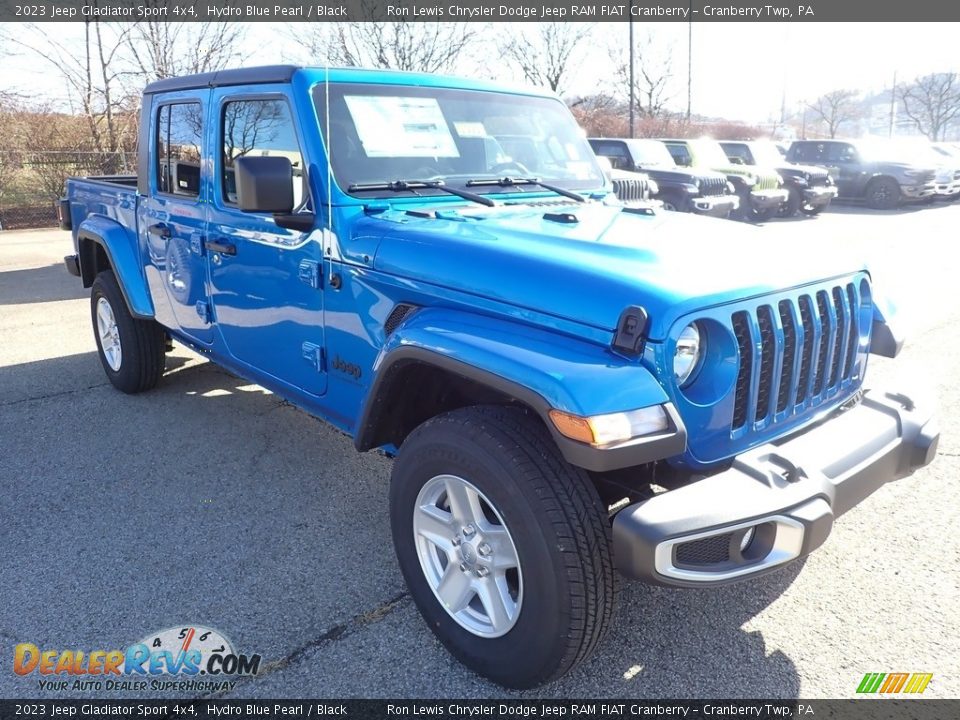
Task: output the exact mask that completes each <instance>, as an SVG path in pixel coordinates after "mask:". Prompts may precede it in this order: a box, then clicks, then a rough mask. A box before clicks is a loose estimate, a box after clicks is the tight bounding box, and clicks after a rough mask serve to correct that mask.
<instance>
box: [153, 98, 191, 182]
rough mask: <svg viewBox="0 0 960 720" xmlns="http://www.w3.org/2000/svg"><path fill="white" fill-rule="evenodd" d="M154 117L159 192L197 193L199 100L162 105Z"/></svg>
mask: <svg viewBox="0 0 960 720" xmlns="http://www.w3.org/2000/svg"><path fill="white" fill-rule="evenodd" d="M159 112H160V114H159V116H158V118H157V120H158V122H157V138H156V143H157V151H156V153H155V157H156V163H157V164H156V174H157V188H158V190H159V191H160V192H162V193H171V194H173V195H186V196H187V197H197V196H198V195H200V158H201V156H202V155H201V154H202V149H201V147H200V144H201V137H202V136H203V112H202V110H201V109H200V104H199V103H176V104H174V105H163V106H162V107H161V108H160V111H159Z"/></svg>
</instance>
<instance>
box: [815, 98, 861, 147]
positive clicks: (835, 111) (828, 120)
mask: <svg viewBox="0 0 960 720" xmlns="http://www.w3.org/2000/svg"><path fill="white" fill-rule="evenodd" d="M859 97H860V93H858V92H857V91H856V90H833V91H831V92H828V93H826V94H825V95H821V96H820V97H819V98H817V99H816V100H815V101H814V102H812V103H808V104H807V107H808V108H810V110H811V111H812V112H813V114H814V115H815V116H816V118H817V119H818V120H820V121H821V122H822V123H823V124H824V125H826V126H827V132H829V133H830V137H831V138H835V137H836V136H837V133H838V132H840V128H841V127H842V126H843V125H844V124H846V123H850V122H853V121H854V120H857V119H859V118H860V117H861V115H862V114H863V112H862V109H861V107H860V103H859V101H858V100H859Z"/></svg>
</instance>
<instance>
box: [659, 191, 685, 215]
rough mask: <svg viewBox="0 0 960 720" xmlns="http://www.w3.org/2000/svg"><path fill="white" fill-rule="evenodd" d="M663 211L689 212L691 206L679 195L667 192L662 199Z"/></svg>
mask: <svg viewBox="0 0 960 720" xmlns="http://www.w3.org/2000/svg"><path fill="white" fill-rule="evenodd" d="M660 201H661V202H662V203H663V209H664V210H669V211H671V212H689V210H690V208H689V204H688V203H687V202H686V200H684V199H683V198H682V197H680V196H679V195H678V194H677V193H673V192H666V193H664V194H663V195H662V196H661V197H660Z"/></svg>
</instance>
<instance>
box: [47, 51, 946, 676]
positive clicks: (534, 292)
mask: <svg viewBox="0 0 960 720" xmlns="http://www.w3.org/2000/svg"><path fill="white" fill-rule="evenodd" d="M60 210H61V218H62V222H63V224H64V226H65V227H66V228H70V229H72V232H73V238H74V244H75V253H76V254H73V255H70V256H69V257H67V258H66V265H67V268H68V270H69V271H70V272H71V273H73V274H74V275H76V276H78V277H80V278H81V279H82V281H83V285H84V286H85V287H90V288H91V315H92V321H93V330H94V333H95V336H96V343H97V347H98V349H99V355H100V359H101V362H102V364H103V368H104V371H105V372H106V374H107V377H108V378H109V379H110V381H111V382H112V383H113V384H114V385H115V386H116V387H117V388H118V389H119V390H122V391H124V392H128V393H134V392H140V391H144V390H148V389H150V388H152V387H154V386H155V385H156V384H157V382H158V381H159V380H160V379H161V376H162V374H163V371H164V353H165V351H166V350H167V349H168V348H169V346H170V343H171V341H174V340H175V341H178V342H180V343H183V344H185V345H187V346H189V347H190V348H193V349H194V350H196V351H197V352H199V353H200V354H202V355H203V356H205V357H208V358H210V359H211V360H212V361H214V362H217V363H220V364H221V365H223V366H224V367H226V368H228V369H229V370H231V371H232V372H234V373H236V374H237V375H240V376H243V377H245V378H248V379H250V380H252V381H255V382H257V383H259V384H261V385H262V386H264V387H265V388H268V389H269V390H271V391H273V392H275V393H277V394H279V395H282V396H283V397H285V398H288V399H289V400H290V401H292V402H294V403H296V404H297V405H299V406H300V407H302V408H303V409H304V410H305V411H307V412H308V413H310V414H312V415H316V416H318V417H321V418H324V419H326V420H328V421H329V422H330V423H332V424H333V425H335V426H336V427H338V428H340V429H341V430H343V431H345V432H347V433H349V434H350V435H351V436H352V437H353V440H354V443H355V446H356V448H357V450H359V451H365V450H371V449H376V448H379V449H382V450H383V451H385V452H386V453H387V454H389V455H392V456H395V460H394V463H393V470H392V477H391V481H390V483H391V484H390V503H391V507H390V514H391V523H392V532H393V540H394V544H395V549H396V554H397V559H398V562H399V566H400V569H401V571H402V573H403V575H404V577H405V579H406V582H407V584H408V586H409V589H410V593H411V595H412V597H413V599H414V601H415V602H416V604H417V606H418V608H419V610H420V612H421V613H422V614H423V616H424V618H425V619H426V622H427V624H428V625H429V627H430V629H431V630H432V631H433V632H434V633H436V635H437V636H438V637H439V639H440V640H441V641H442V642H443V644H444V645H445V646H446V647H447V648H448V649H449V650H450V652H451V653H452V654H453V655H455V656H456V657H457V658H459V659H460V660H461V661H462V662H464V663H465V664H466V665H468V666H469V667H471V668H473V669H474V670H476V671H477V672H479V673H482V674H483V675H486V676H487V677H489V678H492V679H493V680H495V681H496V682H499V683H502V684H503V685H507V686H512V687H530V686H533V685H537V684H539V683H543V682H547V681H549V680H551V679H554V678H557V677H558V676H560V675H561V674H563V673H565V672H567V671H569V670H570V669H571V668H573V667H574V666H576V665H577V664H578V663H579V662H581V661H582V660H584V659H585V658H587V657H588V656H589V655H590V654H591V653H592V652H593V650H594V648H595V647H596V646H597V644H598V643H599V642H600V640H601V638H602V637H603V635H604V632H605V631H606V630H608V629H609V628H610V626H611V622H612V617H613V612H614V607H615V602H616V593H617V586H618V572H619V573H620V574H624V575H626V576H628V577H631V578H638V579H642V580H645V581H648V582H652V583H659V584H663V585H672V586H683V587H690V588H696V587H706V586H712V585H718V584H723V583H727V582H731V581H735V580H744V579H748V578H753V577H755V576H758V575H760V574H763V573H766V572H770V571H772V570H774V569H776V568H779V567H781V566H783V565H784V564H785V563H788V562H790V561H792V560H795V559H797V558H801V557H803V556H805V555H807V554H808V553H809V552H811V551H812V550H814V549H816V548H817V547H818V546H819V545H821V544H822V543H823V542H824V541H825V540H826V538H827V536H828V535H829V533H830V530H831V526H832V523H833V521H834V518H836V517H837V516H838V515H840V514H841V513H843V512H845V511H847V510H849V509H850V508H852V507H853V506H854V505H856V504H857V503H858V502H860V501H861V500H863V499H864V498H865V497H866V496H868V495H869V494H870V493H872V492H874V491H875V490H877V489H878V488H879V487H880V486H881V485H883V484H884V483H886V482H887V481H889V480H893V479H895V478H900V477H903V476H905V475H908V474H910V473H911V472H912V471H913V470H914V469H916V468H918V467H920V466H923V465H925V464H927V463H929V462H930V461H931V459H932V458H933V456H934V454H935V451H936V446H937V441H938V438H939V433H938V430H937V427H936V424H935V421H934V420H933V419H932V417H931V414H930V412H929V411H928V410H926V409H925V408H923V407H920V406H918V405H917V404H916V403H915V402H914V401H913V400H912V399H911V398H910V397H908V396H906V395H904V394H900V393H894V392H886V391H880V390H876V389H872V390H867V389H865V387H864V373H865V371H866V367H867V362H868V355H869V353H871V352H872V353H879V354H881V355H886V356H893V355H896V353H897V352H898V350H899V348H900V344H901V340H900V339H899V338H898V337H897V335H896V334H895V333H894V332H893V331H892V330H891V327H890V324H889V323H888V322H887V320H888V319H889V318H885V316H884V314H883V312H882V311H881V309H880V305H879V303H876V302H875V301H874V290H873V288H872V285H871V277H870V275H869V274H868V272H867V271H866V270H865V269H864V268H863V267H849V266H839V267H838V266H836V264H835V263H834V261H833V259H832V257H825V256H823V255H822V254H815V255H814V254H804V253H803V252H802V251H800V252H798V253H797V256H796V257H791V258H787V257H785V256H784V250H783V249H782V248H777V247H771V245H770V243H769V240H768V239H766V238H763V239H761V238H755V237H754V231H753V230H752V229H751V228H745V227H742V226H738V225H735V224H723V223H718V222H716V221H713V220H709V219H703V218H697V217H694V216H690V215H680V214H676V213H668V212H664V211H662V210H656V209H651V208H647V207H641V208H629V207H625V206H623V205H622V204H620V203H619V202H617V201H616V199H615V198H613V196H612V194H610V192H609V186H608V184H607V182H606V181H605V180H604V177H603V175H602V172H601V170H600V168H599V166H598V164H597V162H596V159H595V157H594V155H593V153H592V152H591V149H590V146H589V144H588V143H587V140H586V139H585V137H584V135H583V133H582V132H581V131H580V129H579V128H578V127H577V125H576V123H575V122H574V120H573V118H572V116H571V115H570V113H569V112H568V110H567V108H566V107H565V106H564V104H563V103H562V102H561V101H560V100H559V99H557V98H556V97H555V96H552V95H549V94H545V93H541V92H539V91H519V90H513V89H507V88H503V87H500V86H497V85H493V84H489V83H486V82H480V81H473V80H469V81H468V80H453V79H449V78H442V77H436V76H432V75H417V74H405V73H393V72H382V71H377V72H373V71H363V70H355V69H354V70H341V69H336V70H334V69H309V68H293V67H286V66H282V67H264V68H256V69H244V70H227V71H220V72H216V73H212V74H205V75H198V76H193V77H183V78H174V79H167V80H161V81H159V82H155V83H153V84H151V85H149V86H148V87H147V88H146V90H145V92H144V95H143V110H142V120H141V124H140V137H139V162H138V169H137V173H136V176H131V177H104V178H86V179H81V178H78V179H73V180H70V181H69V183H68V185H67V197H66V198H65V199H64V200H63V201H62V202H61V204H60ZM117 462H122V460H121V459H119V458H118V459H117Z"/></svg>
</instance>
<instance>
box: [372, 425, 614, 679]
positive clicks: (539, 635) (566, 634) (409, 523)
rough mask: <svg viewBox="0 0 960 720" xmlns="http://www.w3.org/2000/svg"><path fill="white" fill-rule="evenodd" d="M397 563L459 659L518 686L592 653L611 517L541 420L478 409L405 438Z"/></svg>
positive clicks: (603, 604)
mask: <svg viewBox="0 0 960 720" xmlns="http://www.w3.org/2000/svg"><path fill="white" fill-rule="evenodd" d="M390 518H391V526H392V530H393V542H394V546H395V549H396V552H397V559H398V561H399V564H400V569H401V571H402V572H403V575H404V578H405V579H406V581H407V585H408V587H409V588H410V594H411V595H412V597H413V599H414V602H415V603H416V604H417V607H418V608H419V610H420V612H421V614H422V615H423V617H424V619H425V620H426V622H427V624H428V625H429V626H430V629H431V630H433V632H434V633H435V634H436V636H437V637H438V638H439V639H440V641H441V642H442V643H443V644H444V646H445V647H446V648H447V649H448V650H449V651H450V652H451V653H452V654H453V655H454V656H455V657H456V658H457V659H458V660H460V661H461V662H462V663H464V664H465V665H467V666H468V667H469V668H471V669H472V670H474V671H476V672H478V673H480V674H481V675H484V676H486V677H488V678H490V679H491V680H493V681H495V682H497V683H500V684H501V685H505V686H508V687H514V688H528V687H533V686H535V685H539V684H541V683H545V682H549V681H550V680H553V679H555V678H557V677H559V676H561V675H563V674H564V673H566V672H568V671H569V670H571V669H572V668H573V667H575V666H576V665H577V664H578V663H580V662H582V661H583V660H584V659H586V658H587V657H589V656H590V654H591V653H592V652H593V650H594V649H595V648H596V646H597V644H598V643H599V642H600V640H601V638H602V637H603V635H604V633H605V632H606V630H607V627H608V625H609V623H610V620H611V616H612V614H613V610H614V604H615V596H616V580H617V578H616V575H615V573H614V569H613V561H612V553H611V545H610V542H611V541H610V523H609V520H608V518H607V513H606V509H605V508H604V506H603V504H602V503H601V501H600V498H599V496H598V495H597V492H596V490H595V488H594V487H593V485H592V484H591V483H590V480H589V478H588V477H587V476H586V474H585V473H584V472H583V471H581V470H579V469H576V468H574V467H572V466H570V465H568V464H567V463H566V462H565V461H564V460H563V458H562V457H561V456H560V455H559V452H558V451H557V449H556V446H555V445H554V444H553V441H552V439H551V438H550V436H549V434H548V433H547V432H546V430H545V429H544V428H543V426H542V425H541V424H540V423H539V420H538V419H536V417H535V416H533V415H531V414H529V413H527V412H525V411H523V410H520V409H516V408H505V407H474V408H465V409H462V410H457V411H454V412H451V413H447V414H445V415H442V416H439V417H437V418H434V419H432V420H428V421H427V422H425V423H424V424H423V425H421V426H420V427H418V428H417V429H416V430H414V432H413V433H411V435H410V436H409V437H408V438H407V440H406V441H405V442H404V443H403V445H402V447H401V449H400V453H399V455H398V457H397V459H396V462H395V464H394V468H393V475H392V478H391V485H390Z"/></svg>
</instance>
